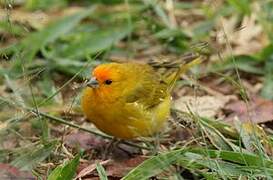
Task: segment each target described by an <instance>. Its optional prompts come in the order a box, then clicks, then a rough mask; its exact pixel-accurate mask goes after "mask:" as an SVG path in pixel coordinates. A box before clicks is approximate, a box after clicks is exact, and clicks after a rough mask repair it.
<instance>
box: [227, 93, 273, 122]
mask: <svg viewBox="0 0 273 180" xmlns="http://www.w3.org/2000/svg"><path fill="white" fill-rule="evenodd" d="M224 109H225V110H226V111H227V112H229V113H230V114H229V115H228V117H227V119H226V120H225V121H226V122H229V123H232V122H233V121H234V120H235V118H236V117H237V118H238V119H239V120H240V121H242V122H254V123H265V122H268V121H272V120H273V102H272V101H270V100H266V99H263V98H261V97H253V98H252V99H251V100H250V101H249V103H246V102H244V101H242V100H239V101H233V102H231V103H229V104H228V105H227V106H225V108H224Z"/></svg>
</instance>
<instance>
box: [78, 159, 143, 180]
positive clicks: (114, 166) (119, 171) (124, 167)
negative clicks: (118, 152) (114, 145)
mask: <svg viewBox="0 0 273 180" xmlns="http://www.w3.org/2000/svg"><path fill="white" fill-rule="evenodd" d="M146 159H147V157H145V156H137V157H134V158H130V159H126V160H123V161H115V160H111V159H108V160H106V161H99V163H100V164H101V165H103V167H104V169H105V171H106V174H107V177H108V178H110V177H111V178H114V179H116V178H117V179H120V178H122V177H123V176H125V175H126V174H127V173H128V172H129V171H130V170H132V169H133V168H135V167H136V166H138V165H139V164H140V163H142V162H143V161H144V160H146ZM83 177H88V178H90V177H91V179H93V178H94V177H98V174H97V172H96V163H95V162H93V163H92V164H90V165H88V166H87V167H85V168H84V169H82V170H81V171H80V172H79V174H78V175H77V177H76V178H75V179H80V178H83ZM111 178H110V179H111Z"/></svg>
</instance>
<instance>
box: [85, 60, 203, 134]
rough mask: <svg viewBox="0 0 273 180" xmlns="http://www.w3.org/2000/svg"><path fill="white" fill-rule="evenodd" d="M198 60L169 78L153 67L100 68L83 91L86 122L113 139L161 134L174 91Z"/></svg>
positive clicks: (116, 65) (111, 66) (119, 64)
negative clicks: (180, 78)
mask: <svg viewBox="0 0 273 180" xmlns="http://www.w3.org/2000/svg"><path fill="white" fill-rule="evenodd" d="M199 61H200V60H199V59H196V60H194V61H192V62H190V63H188V64H186V65H183V66H181V67H180V68H179V70H178V71H177V72H175V73H173V74H171V75H170V76H168V77H167V78H165V77H163V76H161V75H160V74H158V73H157V72H156V71H155V70H154V69H153V68H152V67H151V66H150V65H147V64H140V63H133V62H128V63H108V64H101V65H99V66H97V67H96V68H95V69H94V71H93V73H92V76H93V77H92V78H91V79H90V81H89V82H88V84H87V87H86V88H85V89H84V91H83V95H82V99H81V106H82V109H83V112H84V114H85V115H86V117H87V119H88V120H89V121H91V122H92V123H94V124H95V125H96V127H97V128H98V129H100V130H101V131H103V132H104V133H106V134H109V135H111V136H114V137H117V138H122V139H132V138H136V137H146V136H151V135H153V134H154V133H156V132H158V131H160V130H161V129H162V128H163V127H164V125H165V122H166V120H167V119H168V116H169V114H170V107H171V90H172V87H173V85H174V83H175V82H176V80H177V79H178V77H179V76H180V75H181V74H182V73H184V72H185V71H186V70H187V69H188V68H190V67H191V66H192V65H195V64H197V63H199Z"/></svg>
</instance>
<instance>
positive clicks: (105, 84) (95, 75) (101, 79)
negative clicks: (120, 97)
mask: <svg viewBox="0 0 273 180" xmlns="http://www.w3.org/2000/svg"><path fill="white" fill-rule="evenodd" d="M132 71H133V69H131V68H130V67H129V66H128V64H120V63H108V64H101V65H99V66H97V67H96V68H95V69H94V70H93V72H92V78H91V79H90V80H89V82H88V83H87V86H88V87H90V88H92V89H93V90H95V91H98V92H103V93H108V94H112V95H114V94H118V93H119V94H120V93H122V92H124V91H125V89H129V88H130V87H131V85H132V84H133V83H132V82H133V81H134V76H136V75H135V74H134V73H133V72H132Z"/></svg>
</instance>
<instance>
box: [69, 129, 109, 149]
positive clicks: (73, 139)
mask: <svg viewBox="0 0 273 180" xmlns="http://www.w3.org/2000/svg"><path fill="white" fill-rule="evenodd" d="M64 142H65V144H66V145H68V146H69V147H72V148H77V147H80V148H82V149H84V150H90V149H101V148H103V147H105V146H106V143H107V142H106V140H104V139H102V138H100V137H98V136H95V135H93V134H90V133H87V132H76V133H71V134H69V135H67V136H66V137H65V138H64Z"/></svg>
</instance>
